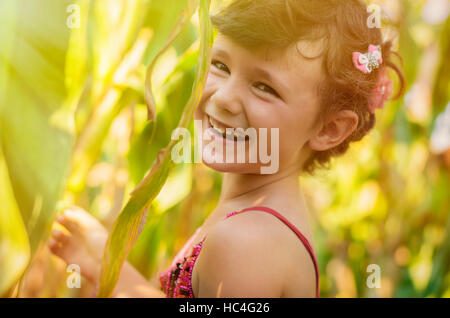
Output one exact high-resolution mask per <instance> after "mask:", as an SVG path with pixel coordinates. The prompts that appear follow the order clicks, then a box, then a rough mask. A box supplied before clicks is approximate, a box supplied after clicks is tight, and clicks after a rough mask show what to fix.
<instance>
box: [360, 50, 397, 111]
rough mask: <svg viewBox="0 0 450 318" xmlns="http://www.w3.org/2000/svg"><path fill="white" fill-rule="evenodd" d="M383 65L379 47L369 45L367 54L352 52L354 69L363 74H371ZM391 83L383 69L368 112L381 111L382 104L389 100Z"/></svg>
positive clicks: (371, 96) (372, 94)
mask: <svg viewBox="0 0 450 318" xmlns="http://www.w3.org/2000/svg"><path fill="white" fill-rule="evenodd" d="M382 63H383V56H382V54H381V46H379V45H373V44H370V45H369V51H368V52H367V53H364V54H363V53H360V52H353V64H354V65H355V67H356V68H357V69H358V70H360V71H361V72H363V73H364V74H369V73H372V71H373V70H375V69H377V68H379V67H380V65H381V64H382ZM393 86H394V85H393V82H392V81H391V80H390V79H389V77H388V75H387V69H386V68H383V69H382V70H381V71H380V74H378V81H377V84H376V86H375V88H374V89H373V91H372V93H371V95H370V100H369V105H368V108H369V111H370V113H372V114H373V113H374V112H375V109H377V108H378V109H382V108H383V107H384V103H385V102H386V101H387V100H388V99H389V96H390V95H391V94H392V89H393Z"/></svg>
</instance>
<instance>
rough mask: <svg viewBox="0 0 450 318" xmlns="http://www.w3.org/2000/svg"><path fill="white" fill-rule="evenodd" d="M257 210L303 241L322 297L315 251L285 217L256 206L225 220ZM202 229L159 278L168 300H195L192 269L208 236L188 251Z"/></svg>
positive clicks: (318, 293) (317, 288)
mask: <svg viewBox="0 0 450 318" xmlns="http://www.w3.org/2000/svg"><path fill="white" fill-rule="evenodd" d="M255 210H256V211H262V212H267V213H270V214H272V215H274V216H276V217H277V218H278V219H280V220H281V221H283V222H284V223H285V224H286V225H287V226H288V227H289V228H290V229H291V230H292V231H294V232H295V234H296V235H297V236H298V238H299V239H300V241H302V243H303V245H304V246H305V247H306V249H307V251H308V253H309V255H310V256H311V258H312V260H313V263H314V269H315V273H316V297H320V291H319V267H318V264H317V259H316V256H315V254H314V251H313V249H312V247H311V245H310V244H309V242H308V240H307V239H306V237H305V236H303V234H302V233H300V231H299V230H298V229H297V228H296V227H295V226H294V225H293V224H292V223H291V222H289V221H288V220H287V219H286V218H285V217H283V216H282V215H281V214H279V213H278V212H276V211H274V210H272V209H270V208H268V207H263V206H256V207H251V208H247V209H243V210H241V211H236V212H231V213H228V214H227V216H226V217H225V219H227V218H229V217H230V216H233V215H236V214H239V213H242V212H246V211H255ZM225 219H224V220H225ZM200 229H201V227H199V228H198V229H197V231H195V233H194V234H193V235H192V236H191V237H190V239H189V240H188V241H187V242H186V244H185V245H184V247H183V248H182V249H181V250H180V251H179V252H178V254H177V255H176V256H175V258H174V259H173V261H172V264H171V265H170V267H169V268H168V269H167V270H165V271H164V272H162V273H161V274H160V276H159V280H160V282H161V290H162V291H163V292H164V293H165V294H166V297H167V298H194V292H193V290H192V269H193V268H194V264H195V261H196V260H197V257H198V255H199V254H200V251H201V249H202V246H203V242H204V241H205V239H206V236H205V237H204V238H203V240H202V241H201V242H199V243H197V244H195V245H194V246H193V247H192V249H191V250H188V249H189V247H190V246H191V244H192V243H193V240H194V238H195V236H196V234H197V233H198V232H199V231H200ZM188 252H189V253H188Z"/></svg>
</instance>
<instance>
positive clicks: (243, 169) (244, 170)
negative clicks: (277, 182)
mask: <svg viewBox="0 0 450 318" xmlns="http://www.w3.org/2000/svg"><path fill="white" fill-rule="evenodd" d="M202 162H203V164H204V165H205V166H207V167H208V168H210V169H212V170H214V171H217V172H222V173H239V174H259V171H260V168H259V166H258V165H257V164H255V163H253V164H250V163H217V162H212V163H209V162H206V161H205V159H204V158H203V160H202Z"/></svg>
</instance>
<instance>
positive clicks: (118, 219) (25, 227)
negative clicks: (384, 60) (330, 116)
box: [0, 0, 450, 297]
mask: <svg viewBox="0 0 450 318" xmlns="http://www.w3.org/2000/svg"><path fill="white" fill-rule="evenodd" d="M221 2H222V1H215V2H213V3H212V8H215V7H216V6H217V5H218V4H220V3H221ZM424 3H425V2H424V1H419V2H406V1H405V2H400V1H399V2H398V5H399V8H397V9H398V10H397V11H395V8H394V9H392V7H388V6H386V8H388V9H389V8H390V9H389V10H393V12H391V13H392V14H391V15H392V16H393V17H394V18H393V22H392V24H391V25H389V27H390V28H391V29H392V30H393V31H394V34H397V35H398V40H399V41H398V44H399V45H398V48H399V51H400V54H401V56H402V57H403V67H404V70H405V75H406V79H407V92H408V94H407V96H406V98H405V99H401V100H399V101H396V102H390V103H388V104H387V105H386V106H385V108H384V109H383V110H382V111H377V124H376V127H375V129H374V130H373V131H372V132H371V133H370V134H369V135H368V136H367V137H366V138H364V139H363V140H362V141H361V142H358V143H356V144H353V145H352V146H351V148H350V150H349V152H348V153H346V154H345V155H344V156H342V157H341V158H336V159H335V160H334V161H333V166H332V169H331V170H330V171H327V172H318V173H317V175H316V176H315V177H302V178H301V180H300V181H301V185H302V187H303V190H304V192H305V195H306V197H307V200H308V202H309V203H310V208H311V212H312V214H313V220H314V223H313V224H314V229H315V238H316V240H315V249H316V251H317V253H318V258H319V264H320V270H321V292H322V296H323V297H336V296H337V297H342V296H349V297H376V296H386V297H407V296H416V297H441V296H446V297H448V296H450V275H449V272H450V245H449V244H448V242H450V237H449V235H450V218H449V217H448V214H449V211H450V200H449V198H450V193H449V191H450V190H449V189H450V184H449V180H450V179H449V164H448V162H447V161H446V160H445V154H442V153H435V152H433V151H431V149H430V138H431V135H432V132H433V130H434V129H435V119H436V117H437V116H438V115H439V114H440V113H441V112H442V111H443V110H444V108H445V107H446V105H447V104H448V101H449V95H450V87H449V84H448V83H449V81H448V79H449V77H450V69H449V64H448V63H447V59H448V56H449V54H450V45H449V44H450V42H449V39H448V33H449V31H450V30H449V27H450V22H449V21H448V19H447V21H445V22H444V23H437V24H434V25H433V24H430V23H426V22H424V21H423V18H422V10H423V4H424ZM71 4H76V5H78V6H79V8H80V11H79V12H80V20H79V22H80V25H79V28H68V27H67V21H68V18H69V16H70V15H71V12H67V8H68V6H69V5H71ZM208 8H209V1H206V0H201V1H200V0H166V1H156V0H153V1H151V0H115V1H112V0H111V1H109V0H108V1H106V0H77V1H69V0H40V1H37V2H36V1H35V2H30V1H27V0H3V1H0V20H1V21H2V28H1V29H0V41H1V43H2V45H1V46H0V295H5V296H7V295H14V293H13V290H14V287H16V286H17V282H18V281H19V280H20V279H21V277H23V280H22V283H21V284H20V292H19V296H20V297H27V296H30V295H32V296H42V297H47V296H53V297H61V296H86V295H88V296H89V295H90V294H91V293H92V290H89V289H88V288H86V290H87V291H85V290H84V289H83V290H81V291H69V290H67V287H65V284H64V283H65V282H64V275H65V268H63V267H61V265H60V263H58V262H57V260H55V258H53V257H50V256H49V255H48V252H46V248H45V242H46V241H47V239H48V235H49V230H50V228H51V226H52V223H53V220H54V218H55V214H56V213H57V212H58V207H59V205H58V203H61V204H75V205H79V206H81V207H83V208H85V209H86V210H87V211H89V212H90V213H92V214H93V215H94V216H96V217H97V218H98V219H99V220H100V221H101V222H102V223H103V224H104V225H105V226H106V227H107V228H108V229H109V230H110V232H111V235H110V237H109V241H108V244H107V247H106V250H105V257H104V261H103V268H102V278H101V285H100V286H99V290H98V294H97V295H98V296H109V295H110V294H111V292H112V289H113V288H114V285H115V283H116V281H117V277H118V273H119V271H120V268H121V266H122V264H123V262H124V261H125V259H128V261H130V262H131V263H132V264H133V265H134V266H135V267H136V268H137V269H138V270H139V271H140V272H141V273H142V274H143V275H144V276H145V277H147V278H148V279H152V280H154V279H155V277H156V278H157V274H159V272H160V270H162V269H165V267H166V266H167V265H168V263H169V262H170V261H171V258H172V257H173V256H174V254H175V253H176V252H177V251H178V250H179V248H180V247H181V246H182V245H183V243H184V242H185V240H186V239H187V238H188V237H189V236H190V235H191V234H192V232H193V231H194V230H195V228H197V227H198V226H199V225H200V224H201V223H202V221H203V220H204V218H205V217H206V216H207V215H208V213H209V212H210V211H212V210H213V209H214V207H215V205H216V204H217V200H218V196H219V193H220V183H221V176H220V174H218V173H216V172H214V171H211V170H209V169H207V168H205V167H204V166H202V165H188V164H184V165H174V164H173V163H172V162H171V161H170V160H169V159H170V158H169V156H168V154H169V155H170V149H171V147H173V145H174V142H171V141H170V140H171V134H172V131H173V130H174V129H175V128H176V127H188V128H189V129H190V130H191V131H192V130H193V125H192V122H191V118H192V113H193V111H194V108H195V106H196V105H197V103H198V100H199V98H200V96H201V92H202V86H203V84H204V79H205V76H206V73H207V71H208V64H209V63H208V62H209V60H208V59H209V48H210V45H211V41H212V34H211V30H210V26H209V19H208V17H207V15H208ZM395 12H404V13H403V14H398V13H397V15H396V14H395ZM194 13H195V14H194ZM49 17H52V18H51V19H50V18H49ZM36 26H39V27H36ZM144 88H145V89H144ZM149 118H150V119H151V120H150V121H149ZM161 149H162V150H161ZM447 156H449V155H448V154H447ZM449 157H450V156H449ZM447 160H448V159H447ZM446 162H447V163H446ZM130 193H131V194H130ZM140 232H142V234H141V235H140V236H139V233H140ZM42 263H46V264H48V266H47V267H45V266H43V265H42ZM369 264H378V265H380V267H381V269H382V272H381V276H382V284H381V289H379V290H378V289H377V290H374V289H369V288H368V287H367V285H366V279H367V275H368V273H367V272H366V269H367V266H368V265H369ZM56 273H61V275H60V276H58V277H60V278H59V279H55V280H50V278H51V277H52V276H55V274H56ZM41 276H42V277H43V280H42V283H37V281H38V280H37V279H36V277H39V278H40V277H41ZM53 285H54V286H53ZM91 287H92V286H91ZM91 289H92V288H91ZM83 292H84V293H83Z"/></svg>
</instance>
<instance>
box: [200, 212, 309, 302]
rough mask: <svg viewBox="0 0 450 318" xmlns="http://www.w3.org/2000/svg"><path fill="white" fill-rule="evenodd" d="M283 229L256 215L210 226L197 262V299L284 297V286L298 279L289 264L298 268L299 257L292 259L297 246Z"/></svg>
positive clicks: (273, 220)
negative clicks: (294, 276)
mask: <svg viewBox="0 0 450 318" xmlns="http://www.w3.org/2000/svg"><path fill="white" fill-rule="evenodd" d="M283 227H286V225H284V224H282V223H281V222H279V221H277V219H276V218H275V217H274V216H273V215H270V214H267V213H261V212H259V211H254V212H253V211H247V212H245V213H241V214H237V215H234V216H231V217H229V218H228V219H226V220H224V221H222V222H219V223H218V224H216V225H215V226H214V227H213V228H212V229H211V230H210V231H209V233H208V236H207V238H206V240H205V242H204V244H203V248H202V252H201V253H200V254H199V257H198V259H197V265H196V266H198V273H199V274H198V277H199V280H198V297H289V295H286V293H288V294H289V293H291V292H290V291H289V290H287V288H286V287H287V285H286V284H287V282H289V283H290V282H291V281H292V276H291V275H298V273H297V272H298V268H297V267H296V266H293V265H292V264H293V263H295V262H296V261H301V262H302V260H301V258H302V257H303V255H302V253H295V252H294V253H293V251H292V248H293V247H294V246H296V249H300V250H301V246H300V248H299V244H298V242H296V241H295V240H294V239H293V238H292V237H290V235H292V234H289V231H290V230H289V229H288V230H289V231H286V228H283ZM297 241H298V239H297ZM294 242H296V243H297V244H295V243H294ZM297 254H299V255H297ZM309 261H310V260H309ZM308 269H309V268H308V266H305V270H308ZM313 269H314V268H313ZM304 276H307V275H304ZM308 285H309V284H308ZM294 297H296V296H294Z"/></svg>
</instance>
